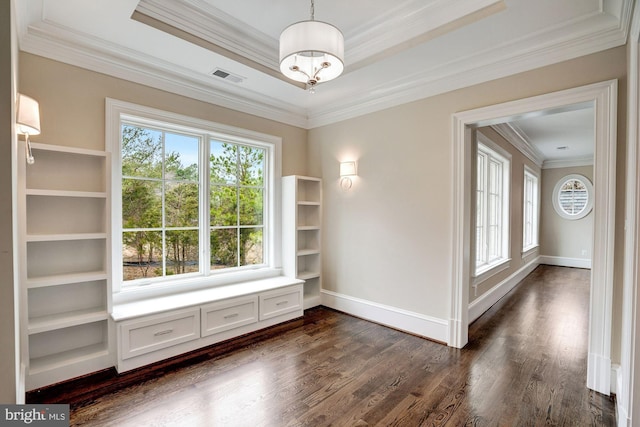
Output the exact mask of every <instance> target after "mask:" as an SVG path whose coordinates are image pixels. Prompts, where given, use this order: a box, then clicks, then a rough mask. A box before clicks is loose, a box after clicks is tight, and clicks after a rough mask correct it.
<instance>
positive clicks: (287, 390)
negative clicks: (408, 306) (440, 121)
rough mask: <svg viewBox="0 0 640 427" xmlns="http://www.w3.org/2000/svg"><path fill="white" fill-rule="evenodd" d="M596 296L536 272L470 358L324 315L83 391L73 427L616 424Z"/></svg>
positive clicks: (575, 276)
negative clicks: (600, 373) (596, 324)
mask: <svg viewBox="0 0 640 427" xmlns="http://www.w3.org/2000/svg"><path fill="white" fill-rule="evenodd" d="M588 302H589V271H588V270H580V269H570V268H560V267H548V266H540V267H538V269H536V270H535V271H534V272H533V273H532V274H531V275H530V276H529V277H528V278H526V279H525V280H524V281H523V282H522V283H521V284H520V285H518V287H517V288H516V289H514V291H512V292H511V293H510V294H509V295H507V297H505V298H503V299H502V300H501V301H500V302H499V303H498V304H497V305H495V306H494V307H493V308H492V309H491V310H489V311H488V312H487V313H485V314H484V315H483V316H482V317H481V318H480V319H478V320H477V321H476V322H474V323H473V324H472V325H471V327H470V342H469V344H468V346H467V347H465V348H464V349H463V350H457V349H453V348H449V347H446V346H445V345H442V344H437V343H434V342H430V341H427V340H424V339H421V338H418V337H415V336H412V335H408V334H405V333H402V332H398V331H396V330H392V329H389V328H386V327H383V326H379V325H376V324H373V323H370V322H367V321H364V320H361V319H357V318H354V317H351V316H348V315H345V314H342V313H339V312H335V311H332V310H329V309H325V308H316V309H312V310H309V311H307V312H306V314H305V317H304V319H303V320H302V321H297V322H291V323H289V324H288V325H285V327H282V328H280V329H277V330H275V331H272V332H271V333H268V334H266V335H264V336H262V337H261V338H260V339H259V340H245V343H246V345H244V346H237V345H236V347H235V348H231V347H229V349H228V351H220V350H219V349H218V350H216V349H212V350H211V351H210V352H209V353H208V356H207V357H200V358H199V359H198V360H199V361H197V363H192V364H189V365H186V366H181V367H178V368H176V369H173V370H171V369H167V370H165V371H163V374H162V375H159V376H156V377H153V378H150V379H147V380H144V381H139V382H132V383H131V384H130V385H129V386H127V387H124V388H121V389H118V388H113V387H112V388H113V391H111V392H109V393H107V394H104V395H103V396H99V397H96V398H92V399H89V400H87V396H86V395H85V396H84V397H83V398H82V399H81V398H80V397H76V401H75V402H71V403H72V413H71V425H74V426H79V425H90V426H120V427H125V426H137V427H140V426H189V427H197V426H251V427H255V426H277V427H280V426H329V425H332V426H374V425H375V426H440V425H443V426H444V425H446V426H538V425H558V426H614V425H615V402H614V399H613V398H610V397H607V396H603V395H600V394H598V393H595V392H592V391H589V390H587V388H586V387H585V381H586V363H587V362H586V360H587V328H588V316H587V313H588ZM108 382H109V381H106V382H105V384H104V386H105V387H107V386H108ZM100 387H101V384H99V383H98V384H93V388H94V389H99V388H100ZM109 390H111V389H109ZM67 392H69V393H70V394H68V396H73V395H74V394H73V391H70V390H67ZM97 394H100V393H97ZM97 394H95V395H97ZM77 396H80V395H77ZM70 399H72V400H73V398H71V397H70Z"/></svg>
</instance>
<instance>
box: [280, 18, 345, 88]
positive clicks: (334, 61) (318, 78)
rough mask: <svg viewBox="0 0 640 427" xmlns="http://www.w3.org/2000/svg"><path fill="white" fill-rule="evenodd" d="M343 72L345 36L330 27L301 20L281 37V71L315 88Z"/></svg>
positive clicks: (316, 22)
mask: <svg viewBox="0 0 640 427" xmlns="http://www.w3.org/2000/svg"><path fill="white" fill-rule="evenodd" d="M343 70H344V36H343V35H342V32H341V31H340V30H339V29H337V28H336V27H334V26H333V25H331V24H327V23H326V22H321V21H314V20H310V21H302V22H297V23H295V24H292V25H290V26H289V27H287V28H285V29H284V31H282V34H280V71H281V72H282V74H284V75H285V76H287V77H288V78H290V79H291V80H295V81H298V82H302V83H307V84H308V85H309V86H311V87H313V86H315V85H316V84H318V83H321V82H326V81H329V80H331V79H335V78H336V77H338V76H339V75H340V74H342V71H343Z"/></svg>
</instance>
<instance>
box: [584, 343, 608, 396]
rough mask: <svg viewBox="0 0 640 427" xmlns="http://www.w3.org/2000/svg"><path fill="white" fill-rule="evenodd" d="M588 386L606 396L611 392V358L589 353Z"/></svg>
mask: <svg viewBox="0 0 640 427" xmlns="http://www.w3.org/2000/svg"><path fill="white" fill-rule="evenodd" d="M587 357H588V373H587V387H588V388H590V389H591V390H595V391H597V392H598V393H602V394H604V395H606V396H609V395H610V394H611V381H612V380H611V374H612V370H611V359H609V358H608V357H603V356H601V355H599V354H595V353H589V354H588V355H587Z"/></svg>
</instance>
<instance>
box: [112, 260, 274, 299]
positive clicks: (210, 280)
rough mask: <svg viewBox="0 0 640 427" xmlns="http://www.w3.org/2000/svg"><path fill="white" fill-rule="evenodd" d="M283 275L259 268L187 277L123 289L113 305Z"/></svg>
mask: <svg viewBox="0 0 640 427" xmlns="http://www.w3.org/2000/svg"><path fill="white" fill-rule="evenodd" d="M281 274H282V270H281V269H279V268H259V269H248V270H242V271H237V272H234V273H226V274H220V275H212V276H209V277H200V276H199V277H191V278H188V277H185V278H184V279H178V280H171V281H165V282H155V283H151V284H147V285H144V284H140V285H137V286H130V287H123V288H121V289H120V290H119V291H116V292H114V293H113V304H114V306H117V305H119V304H127V303H131V302H136V301H145V300H149V299H153V298H159V297H163V296H169V295H171V296H174V295H181V294H185V293H189V292H194V291H199V290H206V289H213V288H218V287H222V286H227V285H242V284H243V283H251V282H253V281H256V280H262V279H269V278H272V277H278V276H280V275H281Z"/></svg>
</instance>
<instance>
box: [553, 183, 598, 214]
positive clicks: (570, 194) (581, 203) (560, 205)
mask: <svg viewBox="0 0 640 427" xmlns="http://www.w3.org/2000/svg"><path fill="white" fill-rule="evenodd" d="M553 207H554V209H555V210H556V212H557V213H558V215H560V216H561V217H562V218H565V219H580V218H584V217H585V216H587V215H588V214H589V212H591V209H592V208H593V185H592V184H591V181H589V179H588V178H587V177H585V176H584V175H578V174H571V175H567V176H564V177H562V178H561V179H560V180H559V181H558V183H557V184H556V186H555V188H554V189H553Z"/></svg>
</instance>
